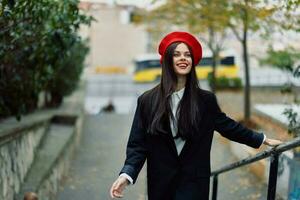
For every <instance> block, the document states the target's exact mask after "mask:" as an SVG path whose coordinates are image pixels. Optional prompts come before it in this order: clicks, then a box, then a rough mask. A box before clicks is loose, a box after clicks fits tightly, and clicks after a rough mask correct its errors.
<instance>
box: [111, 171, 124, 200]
mask: <svg viewBox="0 0 300 200" xmlns="http://www.w3.org/2000/svg"><path fill="white" fill-rule="evenodd" d="M128 184H129V182H128V180H127V179H126V178H125V177H123V176H120V177H119V178H118V179H117V180H116V181H115V182H114V183H113V184H112V186H111V188H110V196H111V198H122V197H123V194H122V192H123V190H124V189H125V187H126V186H127V185H128Z"/></svg>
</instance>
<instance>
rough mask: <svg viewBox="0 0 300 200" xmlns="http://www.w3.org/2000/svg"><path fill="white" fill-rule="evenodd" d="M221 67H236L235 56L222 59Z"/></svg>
mask: <svg viewBox="0 0 300 200" xmlns="http://www.w3.org/2000/svg"><path fill="white" fill-rule="evenodd" d="M221 65H225V66H232V65H234V57H233V56H227V57H225V58H223V59H221Z"/></svg>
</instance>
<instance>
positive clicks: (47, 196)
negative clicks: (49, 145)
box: [37, 117, 83, 200]
mask: <svg viewBox="0 0 300 200" xmlns="http://www.w3.org/2000/svg"><path fill="white" fill-rule="evenodd" d="M82 123H83V117H79V118H78V119H77V121H76V124H75V129H74V131H75V134H74V136H73V137H72V139H71V140H70V142H69V144H68V145H67V146H66V148H65V149H64V152H63V153H62V154H61V156H60V157H59V159H58V160H57V162H56V163H55V165H54V166H53V168H52V170H51V172H50V173H49V175H48V176H47V177H45V179H44V180H43V182H42V184H41V185H40V187H39V188H38V191H37V192H38V196H39V198H40V199H43V200H56V199H57V198H56V194H57V192H58V190H59V186H60V185H62V182H63V179H64V177H65V176H66V175H67V174H68V171H69V167H70V161H71V158H72V157H73V155H74V153H75V150H76V147H77V145H78V144H79V142H80V138H81V133H82V131H81V130H82Z"/></svg>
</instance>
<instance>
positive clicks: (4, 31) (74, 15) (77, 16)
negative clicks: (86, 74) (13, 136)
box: [0, 0, 91, 119]
mask: <svg viewBox="0 0 300 200" xmlns="http://www.w3.org/2000/svg"><path fill="white" fill-rule="evenodd" d="M77 4H78V0H68V1H53V0H18V1H14V0H3V1H1V2H0V58H1V60H0V118H4V117H7V116H11V115H14V116H16V117H17V118H18V119H20V116H21V115H22V114H25V113H28V112H31V111H33V110H34V109H36V107H37V101H38V95H39V93H40V92H41V91H48V92H50V93H55V92H57V91H55V90H59V89H60V88H58V87H53V85H55V84H56V82H57V81H56V80H58V79H59V77H58V76H61V72H62V71H65V70H66V69H65V68H70V65H69V64H66V63H68V62H70V61H69V60H77V61H78V63H73V64H74V66H72V69H75V71H76V69H77V68H78V70H79V68H80V67H82V63H83V60H84V59H83V58H84V56H85V55H86V53H87V52H86V51H81V50H80V51H79V52H80V54H81V53H82V57H83V58H82V57H80V56H79V57H80V59H79V58H77V57H78V53H79V52H75V48H77V50H78V48H79V47H78V46H80V45H83V43H82V40H81V38H80V37H79V36H78V34H77V33H76V32H77V30H78V29H79V26H80V25H81V24H89V23H90V22H91V18H90V17H87V16H85V15H83V14H81V13H79V10H78V7H77ZM72 69H68V70H67V71H71V70H72ZM78 70H77V71H78ZM79 71H80V70H79ZM69 74H70V73H67V74H64V76H63V77H64V78H65V80H66V81H67V80H68V78H67V77H68V76H69ZM71 80H72V81H71ZM77 81H78V79H77V80H76V79H74V78H73V79H70V80H69V83H68V84H66V85H68V86H69V87H68V88H65V89H66V91H68V92H66V93H62V92H58V93H59V94H61V95H65V94H67V93H70V91H71V90H72V89H74V85H76V82H77ZM66 87H67V86H66ZM54 88H56V89H54ZM51 101H52V102H53V100H51ZM58 104H59V103H58ZM58 104H57V105H58Z"/></svg>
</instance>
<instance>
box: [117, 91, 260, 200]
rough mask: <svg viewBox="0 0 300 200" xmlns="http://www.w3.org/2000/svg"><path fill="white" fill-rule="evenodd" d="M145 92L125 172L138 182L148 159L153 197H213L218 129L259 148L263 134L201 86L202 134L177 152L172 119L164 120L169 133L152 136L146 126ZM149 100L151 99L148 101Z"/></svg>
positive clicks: (201, 199)
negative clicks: (212, 156) (231, 114)
mask: <svg viewBox="0 0 300 200" xmlns="http://www.w3.org/2000/svg"><path fill="white" fill-rule="evenodd" d="M148 96H149V95H145V94H144V95H141V96H140V97H139V98H138V104H137V108H136V112H135V115H134V119H133V124H132V127H131V131H130V136H129V139H128V144H127V150H126V161H125V164H124V167H123V168H122V170H121V172H120V174H121V173H127V174H128V175H130V176H131V177H132V178H133V181H134V182H135V181H136V179H137V176H138V174H139V172H140V170H141V168H142V166H143V164H144V162H145V160H147V185H148V199H149V200H206V199H208V196H209V178H210V172H211V168H210V149H211V143H212V138H213V133H214V131H215V130H216V131H218V132H219V133H220V134H221V135H222V136H224V137H226V138H228V139H230V140H233V141H236V142H239V143H243V144H246V145H248V146H251V147H254V148H258V147H259V146H260V145H261V143H262V141H263V138H264V136H263V134H262V133H256V132H254V131H252V130H250V129H248V128H246V127H244V126H242V125H241V124H239V123H238V122H236V121H234V120H232V119H231V118H229V117H227V116H226V114H224V113H223V112H222V111H221V110H220V108H219V106H218V103H217V100H216V97H215V95H214V94H213V93H211V92H209V91H205V90H202V89H199V95H198V96H199V106H200V107H201V109H200V110H201V112H202V117H201V119H199V123H198V124H199V127H198V130H199V134H195V136H193V138H192V139H191V140H187V141H186V143H185V145H184V147H183V149H182V151H181V153H180V154H179V156H178V154H177V150H176V146H175V143H174V139H173V138H172V133H171V129H170V126H169V121H166V122H165V123H164V126H165V127H166V130H167V132H168V133H169V134H158V135H150V134H148V133H147V130H146V129H145V128H143V127H145V126H143V125H142V122H141V118H142V117H141V116H142V115H143V117H145V116H146V117H147V115H149V113H142V111H141V110H142V109H141V107H142V106H143V107H150V106H151V105H144V102H145V101H144V100H143V99H145V98H150V97H148ZM148 102H149V101H148Z"/></svg>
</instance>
